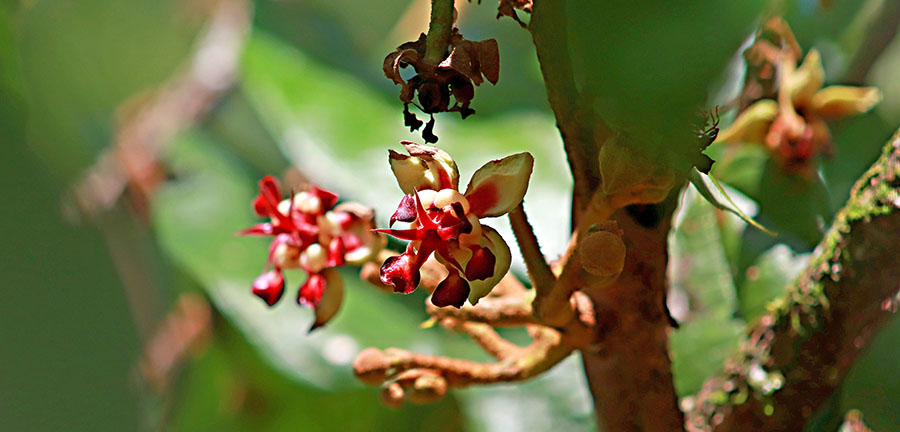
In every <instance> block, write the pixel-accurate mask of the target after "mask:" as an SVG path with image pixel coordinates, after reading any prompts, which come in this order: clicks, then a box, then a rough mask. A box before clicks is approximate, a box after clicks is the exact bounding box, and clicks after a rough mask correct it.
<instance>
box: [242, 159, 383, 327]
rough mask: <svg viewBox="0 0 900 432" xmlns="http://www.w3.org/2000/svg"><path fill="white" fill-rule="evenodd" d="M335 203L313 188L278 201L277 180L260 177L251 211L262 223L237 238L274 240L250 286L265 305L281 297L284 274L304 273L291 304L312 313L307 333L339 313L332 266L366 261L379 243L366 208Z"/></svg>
mask: <svg viewBox="0 0 900 432" xmlns="http://www.w3.org/2000/svg"><path fill="white" fill-rule="evenodd" d="M337 201H338V196H337V195H336V194H335V193H333V192H330V191H327V190H325V189H322V188H319V187H317V186H314V185H307V186H306V187H304V188H303V189H302V190H301V191H299V192H297V193H291V196H290V198H288V199H283V198H282V194H281V187H280V186H279V184H278V181H277V180H275V179H274V178H272V177H271V176H266V177H264V178H263V179H262V180H260V181H259V194H258V195H257V196H256V198H255V199H254V200H253V209H254V211H255V212H256V214H257V216H259V217H262V218H268V221H267V222H263V223H259V224H256V225H254V226H252V227H250V228H248V229H246V230H243V231H241V232H239V233H238V234H240V235H263V236H271V237H274V239H273V240H272V243H271V245H270V246H269V257H268V260H267V262H266V269H265V270H264V271H263V274H262V275H260V276H259V277H258V278H256V280H255V281H254V282H253V294H256V295H257V296H259V297H260V298H261V299H262V300H263V301H265V302H266V304H268V305H269V306H273V305H274V304H275V303H277V302H278V301H279V300H280V299H281V297H282V296H283V295H284V287H285V280H284V274H283V271H284V270H286V269H303V270H304V271H305V272H306V274H307V279H306V282H305V283H303V285H301V286H300V290H299V292H298V294H297V303H299V304H300V305H303V306H306V307H310V308H314V309H315V311H316V320H315V323H314V324H313V326H312V328H311V329H310V330H313V329H315V328H318V327H320V326H322V325H324V324H325V323H326V322H327V321H328V320H330V319H331V318H332V317H333V316H334V315H335V314H336V313H337V310H338V309H339V308H340V305H341V302H342V300H343V294H344V283H343V281H342V280H341V277H340V274H339V273H338V272H337V270H336V269H335V267H338V266H341V265H344V264H362V263H364V262H366V261H369V260H371V259H372V258H373V257H374V256H375V255H376V254H377V253H378V252H380V251H381V249H382V248H383V247H384V243H385V238H384V237H383V236H381V235H379V234H377V233H374V232H372V228H374V223H373V219H374V215H373V212H372V211H371V210H370V209H367V208H364V207H362V206H360V205H358V204H354V203H344V204H341V205H337V206H335V205H336V204H337ZM269 267H272V269H271V270H268V269H269Z"/></svg>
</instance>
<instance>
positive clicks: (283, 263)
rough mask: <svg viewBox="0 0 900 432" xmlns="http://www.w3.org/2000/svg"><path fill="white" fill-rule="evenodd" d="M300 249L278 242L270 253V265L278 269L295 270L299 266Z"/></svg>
mask: <svg viewBox="0 0 900 432" xmlns="http://www.w3.org/2000/svg"><path fill="white" fill-rule="evenodd" d="M299 258H300V248H298V247H296V246H293V245H290V244H287V243H285V242H280V243H278V244H277V245H276V246H275V250H274V251H272V263H273V264H275V266H276V267H278V268H286V269H291V268H297V267H299V266H300V261H299Z"/></svg>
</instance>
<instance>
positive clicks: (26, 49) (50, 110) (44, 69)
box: [16, 0, 201, 181]
mask: <svg viewBox="0 0 900 432" xmlns="http://www.w3.org/2000/svg"><path fill="white" fill-rule="evenodd" d="M184 7H185V6H184V4H183V3H182V2H179V1H176V0H163V1H159V2H146V1H139V0H122V1H113V2H110V1H105V0H83V1H77V2H70V3H66V4H60V3H58V2H28V3H27V5H23V7H22V8H21V9H20V13H19V16H18V17H17V18H18V22H17V24H18V25H17V27H16V30H17V35H16V36H17V38H16V42H17V44H18V46H19V47H20V50H21V52H22V56H21V63H22V70H23V72H24V73H23V79H24V86H25V89H26V91H27V92H28V98H29V100H28V102H29V107H28V109H29V112H30V114H31V115H30V116H29V118H28V126H29V142H30V144H31V145H32V146H33V148H34V149H35V150H36V151H37V152H38V153H39V154H40V156H41V158H42V159H43V160H44V161H45V163H46V164H48V166H50V167H51V168H52V169H53V171H54V172H55V174H56V175H58V176H60V177H61V178H63V179H64V180H67V181H69V180H71V179H72V178H74V177H76V176H77V175H80V174H81V171H82V170H83V169H85V168H86V167H87V166H88V165H90V164H91V163H92V162H93V161H94V158H95V157H96V155H97V153H98V152H99V151H100V150H102V149H103V148H105V147H107V146H108V145H109V144H110V142H111V140H112V137H113V132H112V129H113V125H114V120H115V118H114V117H115V111H116V109H117V108H118V107H119V105H120V104H121V103H122V102H124V101H125V100H126V99H128V98H130V97H133V96H135V95H136V94H137V93H139V92H144V91H148V90H151V89H153V88H154V87H155V86H158V85H159V84H161V83H162V82H163V81H165V80H166V79H168V78H169V77H170V76H171V75H173V74H174V73H175V70H176V69H177V67H178V65H179V63H180V62H182V61H183V59H184V58H185V57H187V54H188V53H189V52H190V49H191V43H190V42H191V39H192V37H193V35H194V32H196V31H197V29H198V28H199V25H200V23H201V21H200V20H196V19H193V20H192V19H185V14H183V12H184V11H185V10H184V9H182V8H184Z"/></svg>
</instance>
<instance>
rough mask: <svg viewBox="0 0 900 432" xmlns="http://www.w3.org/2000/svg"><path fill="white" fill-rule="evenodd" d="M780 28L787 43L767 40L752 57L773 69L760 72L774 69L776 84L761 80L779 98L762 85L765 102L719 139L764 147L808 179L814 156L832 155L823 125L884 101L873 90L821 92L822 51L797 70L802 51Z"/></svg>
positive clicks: (784, 28)
mask: <svg viewBox="0 0 900 432" xmlns="http://www.w3.org/2000/svg"><path fill="white" fill-rule="evenodd" d="M776 28H777V29H780V34H782V37H781V40H782V41H786V42H783V43H782V44H781V45H780V47H777V46H775V45H773V44H772V43H769V42H766V41H764V40H763V41H760V42H758V43H757V44H754V46H753V47H751V48H752V50H753V53H754V58H756V57H760V59H757V61H756V63H758V64H759V65H763V66H765V65H771V66H772V68H769V69H767V68H765V67H762V66H760V68H759V70H760V71H770V69H774V72H775V76H774V81H773V80H772V79H767V80H764V81H763V82H767V83H769V82H770V81H771V83H770V84H769V85H773V84H772V83H774V85H777V89H776V90H775V91H777V94H775V95H771V96H768V95H767V92H768V91H767V90H765V88H767V87H766V86H763V85H760V88H761V90H760V91H759V93H760V95H762V96H763V98H762V99H759V100H756V101H755V102H753V103H752V104H750V105H749V106H748V107H747V109H746V110H744V111H743V112H742V113H741V114H740V115H739V116H738V118H737V119H735V121H734V123H733V124H732V125H731V126H730V127H729V128H728V129H726V130H724V131H722V133H720V134H719V136H718V139H717V140H716V141H720V142H756V143H763V144H764V145H765V146H766V149H767V150H768V151H769V153H770V154H772V156H773V157H774V158H775V160H776V161H777V162H778V163H779V165H780V166H781V167H782V169H784V170H785V171H787V172H789V173H792V174H795V175H798V176H802V177H807V178H808V177H811V176H812V175H813V173H814V172H815V169H816V166H815V160H816V157H817V156H818V155H819V154H825V155H828V154H830V153H831V152H832V147H831V134H830V132H829V130H828V125H827V124H826V123H825V121H826V120H834V119H839V118H843V117H848V116H851V115H856V114H862V113H864V112H866V111H868V110H870V109H871V108H872V107H873V106H875V104H877V103H878V102H879V101H880V100H881V93H880V92H879V91H878V89H876V88H873V87H849V86H828V87H825V88H822V85H823V84H824V82H825V72H824V69H823V68H822V61H821V59H820V57H819V53H818V51H816V50H810V51H809V53H808V54H807V55H806V58H805V59H804V60H803V63H802V64H801V65H800V66H797V62H798V60H799V55H800V51H799V47H798V46H797V45H796V42H795V41H794V38H793V35H792V34H790V30H789V29H788V28H787V25H786V24H783V22H781V25H780V26H777V27H776ZM756 63H751V64H756ZM767 76H768V75H767Z"/></svg>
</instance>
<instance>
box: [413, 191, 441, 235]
mask: <svg viewBox="0 0 900 432" xmlns="http://www.w3.org/2000/svg"><path fill="white" fill-rule="evenodd" d="M413 195H415V198H416V200H415V201H416V220H418V221H419V226H420V227H422V228H423V229H434V228H437V227H438V224H437V222H435V221H434V220H433V219H431V218H430V217H428V211H426V210H425V207H423V206H422V202H421V201H419V191H414V192H413Z"/></svg>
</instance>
